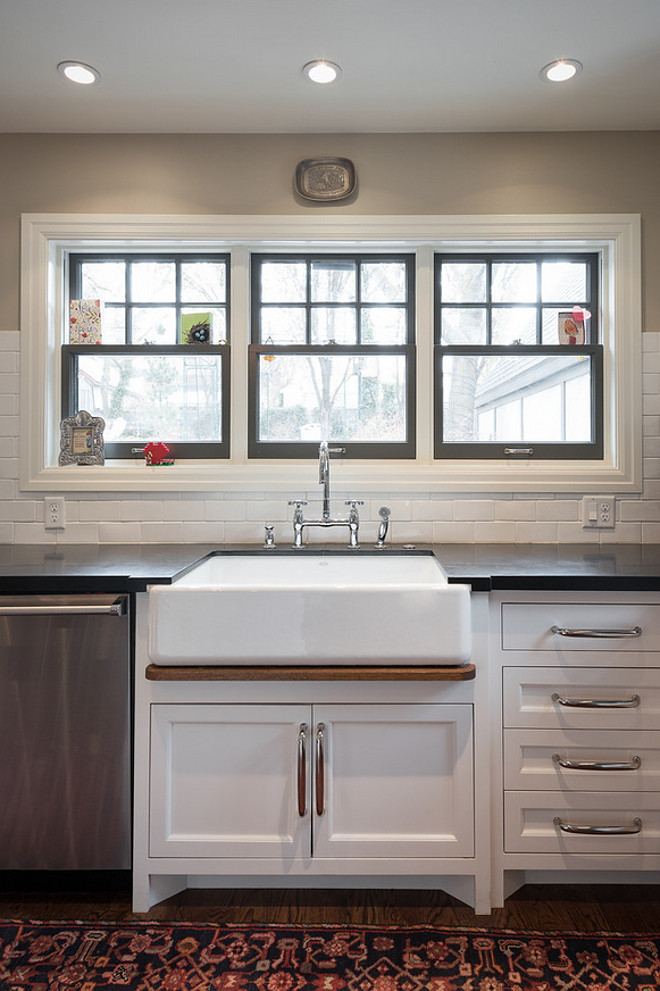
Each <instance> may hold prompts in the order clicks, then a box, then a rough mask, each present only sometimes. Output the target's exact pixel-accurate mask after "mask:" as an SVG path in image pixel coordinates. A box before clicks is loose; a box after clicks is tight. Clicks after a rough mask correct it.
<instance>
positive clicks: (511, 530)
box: [474, 521, 516, 544]
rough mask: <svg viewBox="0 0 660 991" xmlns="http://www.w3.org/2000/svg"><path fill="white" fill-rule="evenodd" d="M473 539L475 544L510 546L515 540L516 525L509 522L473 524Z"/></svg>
mask: <svg viewBox="0 0 660 991" xmlns="http://www.w3.org/2000/svg"><path fill="white" fill-rule="evenodd" d="M474 539H475V542H476V543H477V544H511V543H514V542H515V539H516V524H515V523H514V522H513V521H511V522H508V523H507V522H502V521H497V522H491V523H475V524H474Z"/></svg>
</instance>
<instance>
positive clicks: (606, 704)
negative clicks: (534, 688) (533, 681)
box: [550, 692, 641, 709]
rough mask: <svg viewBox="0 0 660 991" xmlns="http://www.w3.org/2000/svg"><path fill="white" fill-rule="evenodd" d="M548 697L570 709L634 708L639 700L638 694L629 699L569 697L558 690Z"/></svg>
mask: <svg viewBox="0 0 660 991" xmlns="http://www.w3.org/2000/svg"><path fill="white" fill-rule="evenodd" d="M550 698H551V699H552V701H553V702H558V703H559V705H564V706H567V707H568V708H572V709H636V708H637V706H638V705H639V703H640V701H641V699H640V697H639V695H633V696H632V698H629V699H571V698H566V696H565V695H559V693H558V692H553V693H552V695H551V696H550Z"/></svg>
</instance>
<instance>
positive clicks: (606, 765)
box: [552, 754, 642, 771]
mask: <svg viewBox="0 0 660 991" xmlns="http://www.w3.org/2000/svg"><path fill="white" fill-rule="evenodd" d="M552 760H553V763H555V764H559V766H560V767H566V768H568V770H569V771H636V770H637V768H638V767H641V766H642V758H641V757H637V756H635V757H633V758H632V759H631V760H603V761H597V760H569V759H567V758H565V757H560V756H559V754H553V755H552Z"/></svg>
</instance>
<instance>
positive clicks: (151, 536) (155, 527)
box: [141, 523, 183, 544]
mask: <svg viewBox="0 0 660 991" xmlns="http://www.w3.org/2000/svg"><path fill="white" fill-rule="evenodd" d="M141 540H142V543H143V544H182V543H183V523H143V524H142V529H141Z"/></svg>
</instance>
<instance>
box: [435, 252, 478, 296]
mask: <svg viewBox="0 0 660 991" xmlns="http://www.w3.org/2000/svg"><path fill="white" fill-rule="evenodd" d="M486 271H487V269H486V265H485V264H484V263H483V262H443V265H442V268H441V270H440V272H441V274H440V290H441V298H442V302H443V303H485V302H486Z"/></svg>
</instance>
